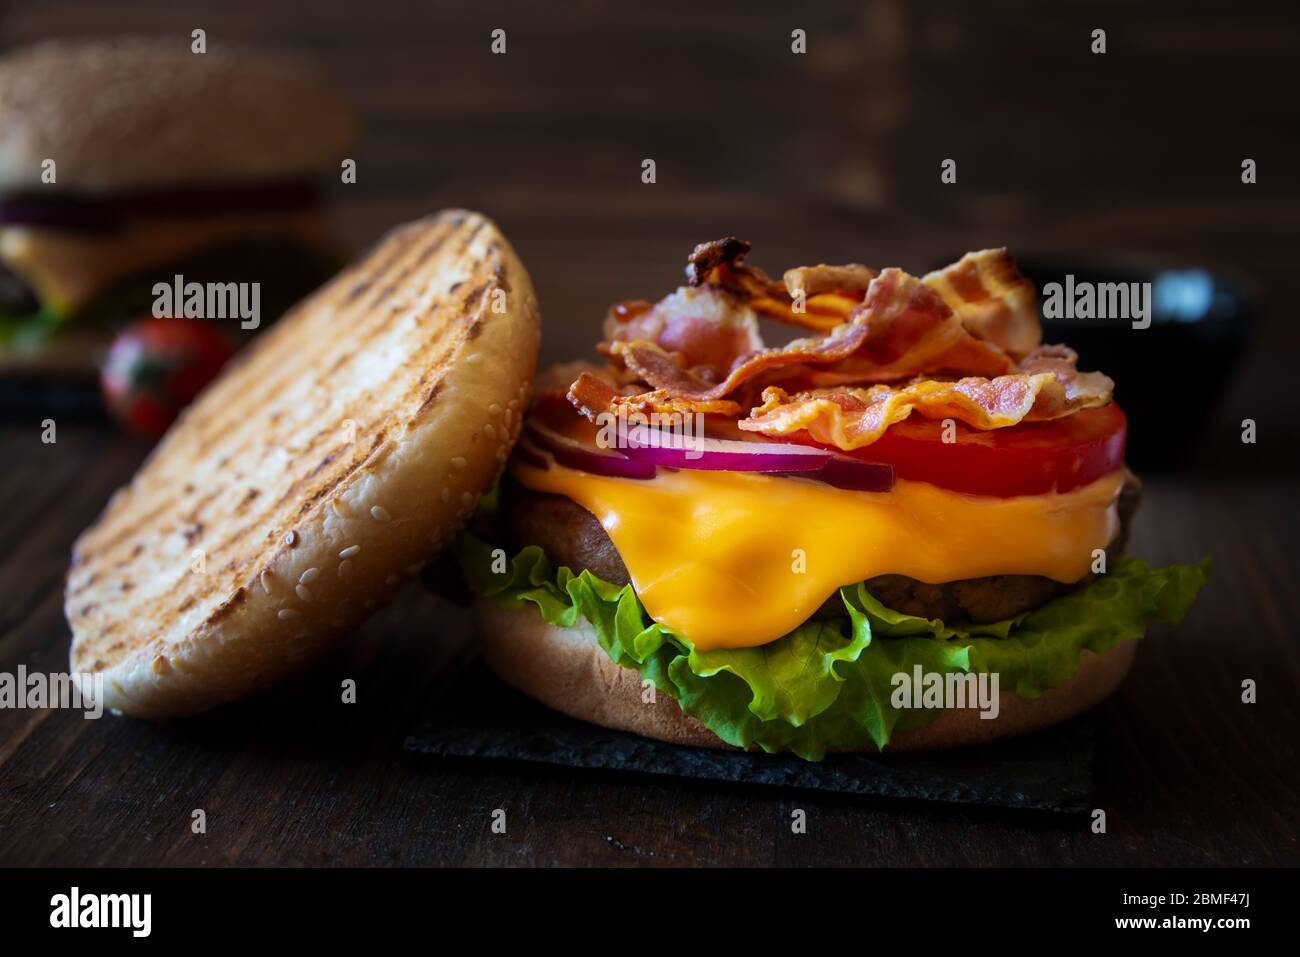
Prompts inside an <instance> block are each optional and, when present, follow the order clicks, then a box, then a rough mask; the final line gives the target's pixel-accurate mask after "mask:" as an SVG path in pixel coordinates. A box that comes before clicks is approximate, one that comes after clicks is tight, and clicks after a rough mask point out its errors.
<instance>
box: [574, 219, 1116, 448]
mask: <svg viewBox="0 0 1300 957" xmlns="http://www.w3.org/2000/svg"><path fill="white" fill-rule="evenodd" d="M748 252H749V244H748V243H745V242H742V241H740V240H738V239H735V238H734V237H728V238H726V239H721V240H717V241H715V242H711V243H702V244H700V245H699V246H697V247H695V250H694V251H693V252H692V254H691V256H690V259H689V264H688V266H687V270H686V273H687V278H688V279H689V281H690V286H689V287H683V288H681V289H679V290H677V291H676V292H675V293H673V294H672V295H670V296H667V297H666V298H664V299H663V300H661V301H660V302H658V303H656V304H654V305H651V304H649V303H646V302H632V303H625V304H622V305H621V306H618V307H615V309H614V310H613V311H612V312H611V314H610V316H609V317H608V318H607V320H606V323H605V341H604V342H602V343H601V344H600V347H599V350H600V351H601V352H602V353H603V354H604V355H605V356H606V357H607V358H608V359H609V360H610V361H611V365H610V366H609V367H607V368H606V370H605V371H604V372H601V371H592V370H590V369H588V370H586V371H584V372H583V374H582V375H579V376H578V377H577V379H576V381H572V385H571V386H570V388H569V389H568V392H567V398H568V399H569V401H570V402H571V403H572V404H573V405H575V406H576V407H577V408H578V409H579V410H580V411H581V412H582V413H583V414H584V415H585V416H587V417H588V418H590V419H593V420H594V419H595V418H596V416H598V415H599V414H600V413H601V412H605V411H619V410H625V411H640V412H686V413H693V412H704V413H706V414H712V415H715V416H730V417H735V418H736V419H738V421H737V422H736V423H734V424H735V425H738V426H739V428H741V429H744V430H747V431H750V432H762V433H765V434H768V435H786V434H789V433H791V432H796V431H800V430H806V431H807V432H808V433H809V434H811V435H812V436H813V437H814V438H816V439H818V440H819V441H822V442H826V443H827V444H831V445H836V446H839V447H840V448H845V449H851V448H859V447H861V446H863V445H867V444H869V443H871V442H873V441H875V440H876V439H877V438H879V436H880V435H881V434H882V433H883V432H884V430H885V429H887V428H888V427H889V426H890V425H891V424H893V423H895V422H898V421H901V420H902V419H904V418H906V417H907V416H909V415H911V414H912V412H913V411H916V412H917V413H919V414H920V415H923V416H926V417H930V418H947V417H952V418H955V419H959V420H961V421H963V422H966V423H967V424H969V425H971V426H973V427H975V428H979V429H995V428H1004V427H1006V426H1009V425H1014V424H1015V423H1017V422H1021V421H1041V420H1044V419H1052V418H1060V417H1062V416H1065V415H1069V414H1070V413H1072V412H1074V411H1077V410H1078V409H1082V408H1087V407H1090V406H1097V405H1104V404H1105V403H1107V402H1109V401H1110V392H1111V388H1112V383H1111V381H1110V379H1108V378H1107V377H1106V376H1104V375H1101V374H1100V373H1095V372H1094V373H1080V372H1079V371H1078V370H1077V369H1076V368H1075V363H1076V356H1075V355H1074V353H1073V352H1071V351H1070V350H1069V349H1066V348H1064V347H1061V346H1045V347H1040V346H1039V341H1040V339H1041V331H1040V329H1039V325H1038V316H1037V311H1036V309H1035V304H1034V290H1033V286H1032V284H1031V283H1029V281H1028V280H1026V279H1025V278H1024V277H1022V276H1021V275H1020V274H1019V272H1018V271H1017V270H1016V268H1015V265H1014V263H1013V262H1012V260H1011V258H1010V257H1009V256H1008V255H1007V253H1006V250H1004V249H991V250H983V251H981V252H976V253H970V254H968V255H966V256H964V257H962V259H961V260H960V261H958V262H956V263H954V264H952V265H951V266H948V267H947V268H945V269H941V270H938V271H936V272H932V273H930V274H928V275H927V276H925V277H924V278H923V279H917V278H916V277H914V276H910V275H908V274H907V273H905V272H903V271H902V270H899V269H885V270H883V271H881V272H880V273H875V272H874V271H872V270H871V269H868V268H867V267H866V266H862V265H858V264H849V265H845V266H826V265H821V266H812V267H804V268H799V269H792V270H789V271H788V272H786V274H785V276H784V279H785V283H784V285H782V284H781V283H777V282H774V281H773V280H771V279H769V278H768V277H767V276H766V275H765V274H764V273H763V272H762V271H761V270H758V269H754V268H752V267H749V266H746V265H745V264H744V259H745V256H746V255H747V254H748ZM796 302H798V303H799V305H801V306H806V307H807V309H806V310H803V311H796V309H795V305H796ZM758 316H766V317H768V318H773V319H778V320H780V321H783V322H788V323H791V324H794V325H799V326H803V327H805V328H809V329H813V330H816V331H817V333H818V334H816V335H808V336H805V337H803V338H799V339H795V340H794V341H792V342H790V343H788V344H786V345H784V346H780V347H776V348H765V347H764V346H763V342H762V339H761V337H760V335H759V331H758V324H757V317H758ZM900 383H903V384H900ZM760 390H761V391H762V400H761V404H758V405H757V407H755V408H753V410H752V412H751V413H750V416H749V417H748V418H741V416H742V415H743V411H742V410H743V409H744V408H746V407H753V406H755V405H756V397H757V396H758V394H759V392H760Z"/></svg>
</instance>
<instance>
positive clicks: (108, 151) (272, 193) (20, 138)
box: [0, 37, 355, 404]
mask: <svg viewBox="0 0 1300 957" xmlns="http://www.w3.org/2000/svg"><path fill="white" fill-rule="evenodd" d="M354 127H355V122H354V119H353V116H352V114H351V112H350V111H349V110H348V109H347V107H346V106H345V105H344V103H343V102H342V100H341V99H340V98H339V97H338V96H337V95H336V94H335V93H334V92H333V91H331V90H330V89H329V88H328V87H327V86H326V85H324V84H323V82H322V81H321V80H320V79H319V78H318V77H317V76H316V75H315V74H314V73H313V72H312V71H311V70H309V69H308V68H307V67H306V66H304V65H303V64H301V63H299V62H298V61H296V60H294V59H291V58H284V57H280V56H273V55H269V54H263V53H249V52H228V51H225V50H214V51H211V52H206V53H194V52H191V49H190V46H189V38H188V37H185V38H177V39H167V40H161V39H144V38H123V39H114V40H99V41H91V42H86V41H78V42H52V43H47V44H42V45H39V46H35V47H31V48H28V49H24V50H21V51H17V52H14V53H11V54H9V55H8V56H5V57H3V58H0V399H2V400H5V401H6V402H8V403H10V404H11V403H12V401H13V400H14V398H15V397H20V398H25V399H27V400H28V402H30V400H31V399H32V397H33V395H35V394H38V393H40V392H41V391H42V388H44V389H46V390H48V389H49V387H50V385H51V383H55V384H57V386H58V387H60V388H62V387H65V386H67V385H73V384H78V383H83V382H84V383H88V384H91V385H93V383H94V381H95V376H96V374H97V368H98V366H99V364H100V363H101V362H102V361H103V359H104V356H105V355H106V353H107V347H108V344H109V342H110V341H111V340H112V338H113V336H114V335H115V334H116V333H117V332H118V331H120V330H121V329H122V328H123V327H124V326H125V325H126V324H127V323H129V322H131V321H132V320H136V319H139V318H140V317H142V316H149V315H151V313H152V312H153V311H154V305H155V298H156V297H155V295H154V286H155V284H157V283H159V282H166V283H172V282H173V281H174V279H175V277H176V276H183V277H184V282H185V283H187V284H188V283H199V284H207V283H222V284H227V283H258V284H259V285H260V288H259V303H260V305H259V312H260V321H259V322H258V323H257V325H262V324H265V323H266V322H269V321H270V320H271V319H273V318H274V317H275V316H276V315H278V314H279V313H280V312H282V311H283V310H284V309H286V308H287V307H288V306H289V305H291V304H292V303H293V302H295V301H296V300H298V299H299V298H301V297H302V295H303V294H304V293H306V292H308V291H310V290H311V289H313V288H315V287H316V286H317V285H319V284H320V283H322V282H323V281H324V280H325V279H326V278H328V277H329V276H330V275H332V274H333V272H334V271H335V270H336V268H337V265H338V261H339V260H338V256H337V255H336V253H335V252H334V251H333V250H332V249H331V247H330V243H329V239H328V230H327V227H326V222H325V217H324V206H323V202H322V190H321V185H322V183H323V181H324V177H325V176H327V175H331V174H336V172H337V170H338V169H339V164H340V163H341V161H342V160H343V158H344V154H343V150H344V149H345V148H346V147H347V145H348V144H349V142H350V141H351V139H352V137H353V133H354ZM206 318H207V319H209V320H210V319H211V318H212V317H210V316H209V317H206ZM221 325H222V328H221V329H220V332H221V333H222V334H224V335H226V336H228V337H230V338H231V339H232V340H236V341H237V340H238V338H239V337H240V336H241V335H246V334H249V333H250V332H251V329H248V330H245V331H243V332H241V323H240V322H239V321H229V322H223V323H222V324H221ZM243 325H245V326H250V327H251V326H252V325H253V324H251V323H244V324H243ZM92 394H93V393H92Z"/></svg>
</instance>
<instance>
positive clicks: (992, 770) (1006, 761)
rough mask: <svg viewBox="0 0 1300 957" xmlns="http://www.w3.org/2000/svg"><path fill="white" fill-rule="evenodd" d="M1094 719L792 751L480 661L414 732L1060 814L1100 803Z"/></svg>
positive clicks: (556, 753)
mask: <svg viewBox="0 0 1300 957" xmlns="http://www.w3.org/2000/svg"><path fill="white" fill-rule="evenodd" d="M1093 740H1094V734H1093V719H1092V718H1091V717H1088V716H1084V717H1082V718H1076V719H1075V720H1073V721H1069V722H1067V723H1065V724H1063V725H1061V726H1059V727H1056V728H1051V729H1049V730H1047V731H1042V732H1039V733H1038V734H1032V735H1026V736H1025V737H1021V738H1014V739H1011V740H1007V741H999V742H996V743H994V744H991V745H986V746H984V747H979V748H965V749H956V750H952V751H935V752H925V753H919V754H885V755H845V754H837V755H828V756H827V757H826V760H824V761H821V762H818V763H813V762H808V761H803V760H801V759H799V758H795V757H791V756H788V755H771V754H762V753H759V754H749V753H739V752H730V751H721V750H711V749H708V748H688V747H682V746H679V745H672V744H664V743H662V742H658V741H651V740H649V739H647V738H642V737H640V736H638V735H634V734H626V733H623V732H620V731H610V730H607V729H605V728H601V727H597V726H596V725H591V724H587V723H586V722H582V721H576V720H574V719H573V718H569V717H567V716H565V715H562V714H559V713H557V712H554V711H551V710H550V709H549V708H545V707H543V706H542V705H539V704H538V703H536V702H535V701H532V700H531V699H529V698H526V697H524V696H523V695H521V694H519V693H518V692H516V691H515V690H514V689H512V688H510V687H508V686H507V685H505V684H503V683H501V682H500V681H498V680H497V679H496V678H494V677H493V676H492V675H491V674H490V673H489V672H488V671H487V670H486V669H485V668H483V667H482V666H481V665H477V664H475V665H472V666H470V667H469V668H468V669H467V670H466V671H465V672H463V674H462V675H461V677H460V679H458V680H457V681H455V682H454V683H453V684H452V685H451V686H450V687H449V688H448V689H447V691H446V693H445V694H444V695H443V696H442V697H440V699H439V701H438V704H437V706H436V707H435V710H434V711H433V712H432V713H431V714H430V715H428V716H427V717H426V719H425V720H424V721H423V722H422V723H421V724H420V725H419V726H418V727H417V728H416V729H415V730H414V731H412V732H411V733H410V735H409V736H408V737H407V739H406V742H405V745H404V747H405V749H406V750H407V751H413V752H417V753H421V754H428V755H436V756H439V757H444V758H489V759H497V760H508V761H525V762H537V763H542V764H552V765H560V766H564V767H576V768H606V769H609V770H614V771H634V772H641V773H648V774H667V775H674V776H677V777H683V778H698V779H705V780H712V781H725V782H731V783H743V784H755V785H766V786H771V785H775V786H780V787H793V788H807V789H812V790H818V791H832V792H840V793H844V794H854V795H873V796H878V797H888V798H906V799H911V800H922V801H944V802H953V803H960V804H982V805H988V806H991V807H1009V808H1024V809H1029V810H1036V811H1050V812H1056V813H1060V814H1082V813H1084V812H1086V811H1087V810H1088V808H1089V806H1090V805H1089V804H1088V791H1089V785H1090V782H1091V779H1092V756H1093Z"/></svg>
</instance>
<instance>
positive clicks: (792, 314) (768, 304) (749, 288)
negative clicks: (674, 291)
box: [686, 236, 870, 332]
mask: <svg viewBox="0 0 1300 957" xmlns="http://www.w3.org/2000/svg"><path fill="white" fill-rule="evenodd" d="M748 253H749V243H747V242H744V241H743V240H740V239H737V238H736V237H734V236H728V237H727V238H725V239H716V240H714V241H713V242H711V243H700V244H699V245H698V246H696V247H695V249H694V251H693V252H692V253H691V255H690V258H689V259H688V260H687V263H686V278H687V280H688V281H689V282H690V284H691V285H692V286H706V287H711V288H714V289H722V290H725V291H726V292H728V293H730V294H731V295H732V296H734V297H736V298H737V299H738V300H740V301H741V302H744V303H745V304H746V305H748V306H749V308H750V309H752V310H753V311H754V312H756V313H757V314H758V315H760V316H766V317H767V318H769V319H775V320H776V321H777V322H784V323H786V324H787V325H791V326H801V327H803V328H805V329H812V330H815V331H817V332H830V331H831V330H832V329H834V328H835V327H836V326H838V325H840V324H841V323H843V322H844V321H845V320H846V319H847V318H848V314H849V312H850V311H851V310H852V309H853V307H854V306H855V305H856V300H855V299H853V298H849V297H846V296H836V295H814V294H813V292H812V290H805V299H804V302H803V307H804V308H803V309H802V310H797V309H795V298H794V297H795V295H796V290H795V289H791V288H788V287H789V282H788V280H787V282H786V283H785V284H784V285H783V284H782V283H779V282H776V281H775V280H773V279H770V278H768V276H767V274H766V273H765V272H763V270H761V269H757V268H755V267H753V266H746V265H744V259H745V256H746V255H748ZM814 268H815V269H831V268H843V269H855V270H863V271H865V272H870V270H868V269H866V267H865V266H851V267H827V266H819V267H814ZM855 275H856V280H855V286H853V287H851V288H857V287H858V286H857V284H860V285H861V288H863V289H865V288H866V283H863V282H862V273H860V272H858V273H855ZM821 291H829V290H819V292H821Z"/></svg>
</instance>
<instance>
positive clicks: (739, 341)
mask: <svg viewBox="0 0 1300 957" xmlns="http://www.w3.org/2000/svg"><path fill="white" fill-rule="evenodd" d="M620 342H649V343H653V344H654V345H656V346H658V347H659V348H660V349H662V350H663V351H664V352H667V353H668V354H669V355H670V356H672V359H673V361H674V363H675V364H676V365H679V366H681V367H682V368H684V369H691V370H694V371H695V373H696V374H697V375H699V376H700V377H701V378H703V379H705V380H707V381H710V382H716V381H717V380H718V379H720V378H722V377H723V376H724V375H726V373H727V370H728V369H730V368H731V366H732V364H733V363H734V362H735V361H736V360H737V359H738V358H740V357H742V356H746V355H749V354H750V353H753V352H757V351H759V350H761V349H762V348H763V339H762V337H761V336H760V335H759V334H758V317H757V316H756V315H755V314H754V311H753V310H752V309H750V308H749V307H748V306H747V305H745V304H744V303H743V302H741V301H739V300H738V299H736V297H734V296H732V295H729V294H727V293H726V292H723V291H722V290H720V289H714V288H713V287H710V286H705V287H701V288H698V289H697V288H690V287H683V288H681V289H678V290H677V291H676V292H675V293H673V294H672V295H670V296H666V297H664V298H663V299H661V300H660V301H659V302H658V303H656V304H655V305H653V306H652V305H650V304H649V303H625V304H622V305H621V306H620V307H616V308H615V309H613V310H611V311H610V314H609V316H608V317H607V318H606V319H605V341H604V342H602V343H601V344H600V345H599V346H597V350H598V351H599V352H601V353H603V354H605V355H608V356H614V355H616V352H615V349H614V345H615V343H620Z"/></svg>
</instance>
